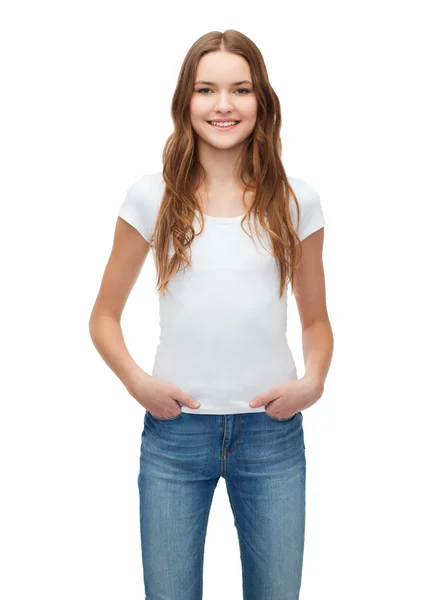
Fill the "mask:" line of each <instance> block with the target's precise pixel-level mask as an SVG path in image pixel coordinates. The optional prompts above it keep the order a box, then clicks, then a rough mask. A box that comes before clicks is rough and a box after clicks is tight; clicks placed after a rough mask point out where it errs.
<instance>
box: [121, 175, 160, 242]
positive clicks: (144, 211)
mask: <svg viewBox="0 0 447 600" xmlns="http://www.w3.org/2000/svg"><path fill="white" fill-rule="evenodd" d="M160 179H161V174H160V173H154V174H151V175H143V177H140V179H138V180H137V181H135V182H134V183H132V185H131V186H130V187H129V188H128V190H127V192H126V195H125V198H124V200H123V202H122V204H121V206H120V208H119V210H118V216H119V217H121V218H122V219H124V221H126V222H127V223H129V224H130V225H132V227H134V228H135V229H136V230H137V231H138V232H139V233H140V235H141V236H142V237H143V238H144V239H145V240H146V241H147V242H148V243H149V241H150V238H151V236H152V232H153V229H154V225H155V221H156V217H157V209H158V206H159V203H160V199H161V197H160V192H161V188H160V185H159V184H160Z"/></svg>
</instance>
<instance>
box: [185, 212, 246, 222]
mask: <svg viewBox="0 0 447 600" xmlns="http://www.w3.org/2000/svg"><path fill="white" fill-rule="evenodd" d="M196 214H197V216H199V214H200V213H199V211H196ZM203 216H204V218H205V219H206V220H207V221H213V222H216V223H237V222H238V221H242V219H243V218H244V216H245V213H244V214H243V215H238V216H237V217H214V216H212V215H207V214H205V213H203Z"/></svg>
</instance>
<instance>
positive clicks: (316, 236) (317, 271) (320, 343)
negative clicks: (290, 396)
mask: <svg viewBox="0 0 447 600" xmlns="http://www.w3.org/2000/svg"><path fill="white" fill-rule="evenodd" d="M323 242H324V227H322V228H321V229H318V230H317V231H315V232H314V233H312V234H311V235H309V236H308V237H307V238H305V239H304V240H303V241H302V242H301V244H302V249H303V256H302V260H301V262H300V264H299V267H298V272H297V275H298V277H297V285H296V287H295V289H294V295H295V300H296V303H297V307H298V312H299V315H300V320H301V329H302V345H303V355H304V363H305V369H306V372H305V375H304V376H305V377H306V379H309V380H311V381H312V382H313V383H314V385H315V386H316V388H318V389H319V390H320V394H322V393H323V390H324V383H325V380H326V377H327V374H328V371H329V367H330V364H331V360H332V354H333V347H334V338H333V333H332V328H331V324H330V322H329V317H328V312H327V306H326V284H325V278H324V267H323Z"/></svg>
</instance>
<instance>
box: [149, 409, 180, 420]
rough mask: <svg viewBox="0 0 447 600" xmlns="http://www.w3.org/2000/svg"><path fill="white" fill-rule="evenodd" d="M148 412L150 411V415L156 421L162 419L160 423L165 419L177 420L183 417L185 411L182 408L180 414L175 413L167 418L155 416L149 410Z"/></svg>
mask: <svg viewBox="0 0 447 600" xmlns="http://www.w3.org/2000/svg"><path fill="white" fill-rule="evenodd" d="M147 412H148V413H149V415H150V417H151V418H152V419H153V420H154V421H160V423H164V422H165V421H176V420H177V419H180V417H181V416H182V414H183V411H182V410H181V411H180V412H179V414H178V415H174V416H173V417H167V418H165V419H160V418H158V417H154V415H153V414H152V413H150V412H149V411H147Z"/></svg>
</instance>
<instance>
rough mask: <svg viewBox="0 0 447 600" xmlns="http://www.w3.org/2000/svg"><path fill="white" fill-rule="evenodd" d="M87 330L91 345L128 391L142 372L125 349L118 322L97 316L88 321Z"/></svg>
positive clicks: (103, 316) (104, 316)
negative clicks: (88, 330)
mask: <svg viewBox="0 0 447 600" xmlns="http://www.w3.org/2000/svg"><path fill="white" fill-rule="evenodd" d="M89 329H90V337H91V338H92V341H93V344H94V346H95V348H96V349H97V351H98V352H99V354H100V355H101V357H102V358H103V360H104V362H105V363H106V364H107V365H108V366H109V367H110V369H111V370H112V371H113V372H114V373H115V375H116V376H117V377H118V378H119V379H120V380H121V382H122V383H123V384H124V386H125V387H126V388H127V389H129V387H130V386H131V385H132V384H133V383H134V382H135V381H136V380H137V379H138V377H139V375H141V374H143V373H144V371H143V370H142V369H141V368H140V367H139V366H138V365H137V363H136V362H135V361H134V359H133V358H132V356H131V355H130V353H129V351H128V349H127V347H126V344H125V342H124V337H123V332H122V329H121V325H120V322H119V321H118V320H117V319H116V318H114V317H111V316H107V315H99V316H95V317H92V318H91V319H90V322H89ZM146 376H147V374H146Z"/></svg>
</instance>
